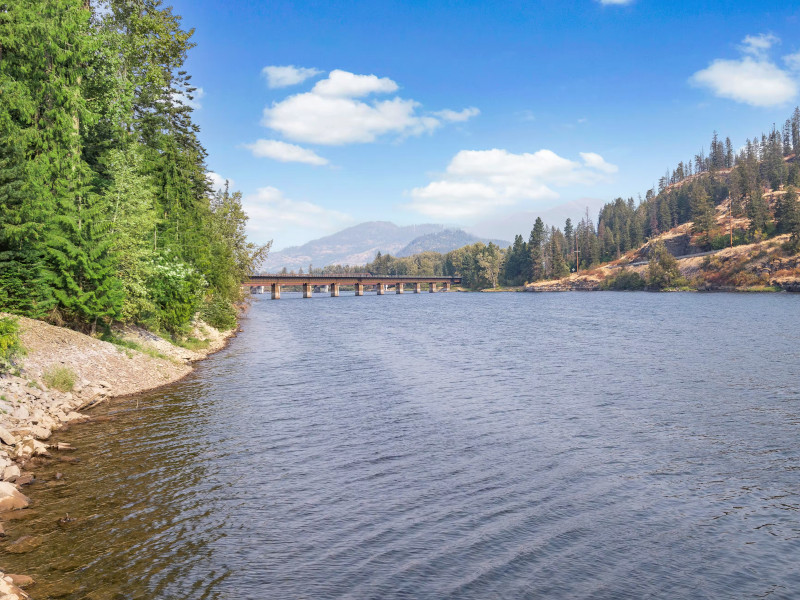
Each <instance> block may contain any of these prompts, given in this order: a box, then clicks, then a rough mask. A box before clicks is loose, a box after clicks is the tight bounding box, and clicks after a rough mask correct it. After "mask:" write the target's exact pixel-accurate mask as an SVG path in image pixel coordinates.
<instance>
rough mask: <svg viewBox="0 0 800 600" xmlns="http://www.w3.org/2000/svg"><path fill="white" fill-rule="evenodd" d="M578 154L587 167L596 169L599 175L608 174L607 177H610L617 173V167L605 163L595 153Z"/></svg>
mask: <svg viewBox="0 0 800 600" xmlns="http://www.w3.org/2000/svg"><path fill="white" fill-rule="evenodd" d="M578 154H580V155H581V158H582V159H583V162H584V163H585V164H586V166H587V167H591V168H592V169H597V170H598V171H600V172H601V173H608V174H609V175H612V174H614V173H616V172H617V171H619V167H617V165H612V164H611V163H607V162H606V161H605V160H604V159H603V157H602V156H600V155H599V154H597V153H595V152H579V153H578Z"/></svg>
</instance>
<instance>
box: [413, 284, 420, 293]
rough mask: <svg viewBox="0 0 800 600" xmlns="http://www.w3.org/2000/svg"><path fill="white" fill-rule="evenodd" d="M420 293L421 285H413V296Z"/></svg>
mask: <svg viewBox="0 0 800 600" xmlns="http://www.w3.org/2000/svg"><path fill="white" fill-rule="evenodd" d="M421 291H422V284H421V283H415V284H414V293H415V294H419V293H420V292H421Z"/></svg>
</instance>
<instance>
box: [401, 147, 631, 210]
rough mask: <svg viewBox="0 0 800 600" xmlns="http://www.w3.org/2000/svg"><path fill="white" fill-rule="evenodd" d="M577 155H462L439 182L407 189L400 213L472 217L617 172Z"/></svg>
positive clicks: (593, 157) (466, 152) (481, 152)
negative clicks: (407, 200)
mask: <svg viewBox="0 0 800 600" xmlns="http://www.w3.org/2000/svg"><path fill="white" fill-rule="evenodd" d="M580 156H581V160H582V162H579V161H573V160H569V159H566V158H563V157H561V156H559V155H557V154H556V153H555V152H552V151H551V150H539V151H538V152H534V153H532V154H531V153H524V154H514V153H511V152H509V151H508V150H501V149H496V148H495V149H493V150H462V151H461V152H459V153H458V154H456V155H455V156H454V157H453V159H452V160H451V161H450V164H449V165H448V166H447V170H446V171H445V173H444V174H443V175H442V176H441V178H440V179H438V180H437V181H432V182H431V183H429V184H428V185H426V186H424V187H419V188H414V189H412V190H411V192H410V195H411V198H412V200H411V202H410V203H409V204H408V205H406V208H409V209H411V210H414V211H416V212H419V213H422V214H424V215H426V216H428V217H433V218H437V219H444V220H452V219H455V218H474V217H478V216H481V215H485V214H488V213H489V212H491V211H492V210H493V209H495V208H496V207H498V206H511V205H514V204H517V203H519V202H522V201H529V202H531V201H533V202H541V201H546V200H553V199H555V198H558V196H559V195H558V192H556V191H555V190H553V189H552V188H553V187H558V186H569V185H586V184H592V183H597V182H600V181H607V180H608V179H609V176H610V175H612V174H613V173H616V172H617V170H618V169H617V167H616V165H612V164H610V163H608V162H606V161H605V160H604V159H603V157H602V156H600V155H599V154H596V153H594V152H581V153H580Z"/></svg>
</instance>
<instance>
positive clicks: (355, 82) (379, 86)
mask: <svg viewBox="0 0 800 600" xmlns="http://www.w3.org/2000/svg"><path fill="white" fill-rule="evenodd" d="M396 91H397V84H396V83H395V82H394V81H392V80H391V79H389V78H388V77H380V78H379V77H377V76H375V75H356V74H355V73H348V72H347V71H341V70H339V69H337V70H335V71H331V72H330V74H329V75H328V78H327V79H323V80H322V81H318V82H317V84H316V85H315V86H314V89H312V90H311V93H313V94H318V95H320V96H338V97H342V98H361V97H362V96H368V95H369V94H388V93H391V92H396Z"/></svg>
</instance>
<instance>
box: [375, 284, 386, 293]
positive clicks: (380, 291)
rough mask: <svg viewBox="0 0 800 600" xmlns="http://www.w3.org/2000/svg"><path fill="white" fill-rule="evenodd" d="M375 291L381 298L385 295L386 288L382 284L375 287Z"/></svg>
mask: <svg viewBox="0 0 800 600" xmlns="http://www.w3.org/2000/svg"><path fill="white" fill-rule="evenodd" d="M375 291H376V292H377V293H378V296H383V295H384V294H385V293H386V288H385V287H384V286H383V284H382V283H379V284H378V285H376V286H375Z"/></svg>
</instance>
